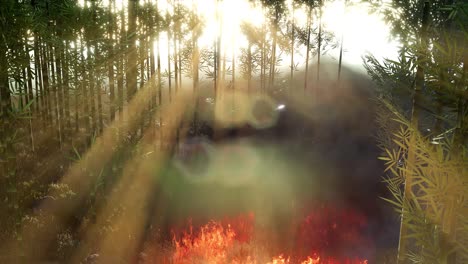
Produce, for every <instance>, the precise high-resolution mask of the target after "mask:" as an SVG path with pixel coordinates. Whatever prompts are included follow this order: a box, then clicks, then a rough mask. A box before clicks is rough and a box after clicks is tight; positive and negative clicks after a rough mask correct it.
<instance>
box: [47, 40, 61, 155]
mask: <svg viewBox="0 0 468 264" xmlns="http://www.w3.org/2000/svg"><path fill="white" fill-rule="evenodd" d="M47 47H48V49H47V53H48V54H49V57H48V59H49V60H48V62H49V64H50V77H51V78H50V80H51V81H52V86H51V87H52V90H51V94H50V98H51V105H52V110H53V112H54V115H55V128H56V129H57V130H56V132H57V139H58V141H59V146H60V148H61V147H62V125H61V117H60V110H59V108H60V102H59V100H60V97H59V95H58V89H57V87H58V85H59V84H58V82H57V75H56V70H55V66H56V64H57V60H56V58H54V48H53V47H51V46H47Z"/></svg>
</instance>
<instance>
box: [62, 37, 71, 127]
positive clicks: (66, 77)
mask: <svg viewBox="0 0 468 264" xmlns="http://www.w3.org/2000/svg"><path fill="white" fill-rule="evenodd" d="M65 47H68V41H66V42H65ZM62 56H63V97H64V107H65V109H64V110H65V127H66V129H65V132H67V131H68V130H69V129H70V128H71V121H70V74H69V52H68V49H64V50H63V53H62Z"/></svg>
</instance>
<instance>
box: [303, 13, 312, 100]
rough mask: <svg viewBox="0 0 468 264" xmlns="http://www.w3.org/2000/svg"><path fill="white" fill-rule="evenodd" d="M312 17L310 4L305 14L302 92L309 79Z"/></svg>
mask: <svg viewBox="0 0 468 264" xmlns="http://www.w3.org/2000/svg"><path fill="white" fill-rule="evenodd" d="M311 19H312V6H309V13H308V15H307V43H306V44H307V47H306V61H305V75H304V93H305V92H306V90H307V81H308V79H309V54H310V28H311V25H310V24H311Z"/></svg>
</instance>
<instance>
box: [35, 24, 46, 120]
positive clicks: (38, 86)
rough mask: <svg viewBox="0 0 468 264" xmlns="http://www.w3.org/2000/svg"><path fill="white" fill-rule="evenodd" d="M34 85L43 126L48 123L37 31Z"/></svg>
mask: <svg viewBox="0 0 468 264" xmlns="http://www.w3.org/2000/svg"><path fill="white" fill-rule="evenodd" d="M33 51H34V74H35V78H34V85H35V89H36V98H37V101H36V103H35V112H36V113H39V112H41V117H42V119H43V121H44V122H41V123H42V124H43V126H45V125H46V119H45V112H44V110H45V106H44V97H43V90H42V82H41V80H42V77H41V63H40V60H39V39H38V36H37V33H36V32H34V47H33Z"/></svg>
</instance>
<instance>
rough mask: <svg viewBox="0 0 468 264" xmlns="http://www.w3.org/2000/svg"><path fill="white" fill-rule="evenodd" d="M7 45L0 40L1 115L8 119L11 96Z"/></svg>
mask: <svg viewBox="0 0 468 264" xmlns="http://www.w3.org/2000/svg"><path fill="white" fill-rule="evenodd" d="M6 54H7V45H6V43H5V42H4V39H3V38H2V39H0V114H1V117H2V120H4V119H3V118H6V117H7V116H8V115H9V112H10V111H11V94H10V89H9V85H8V61H7V57H6Z"/></svg>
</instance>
